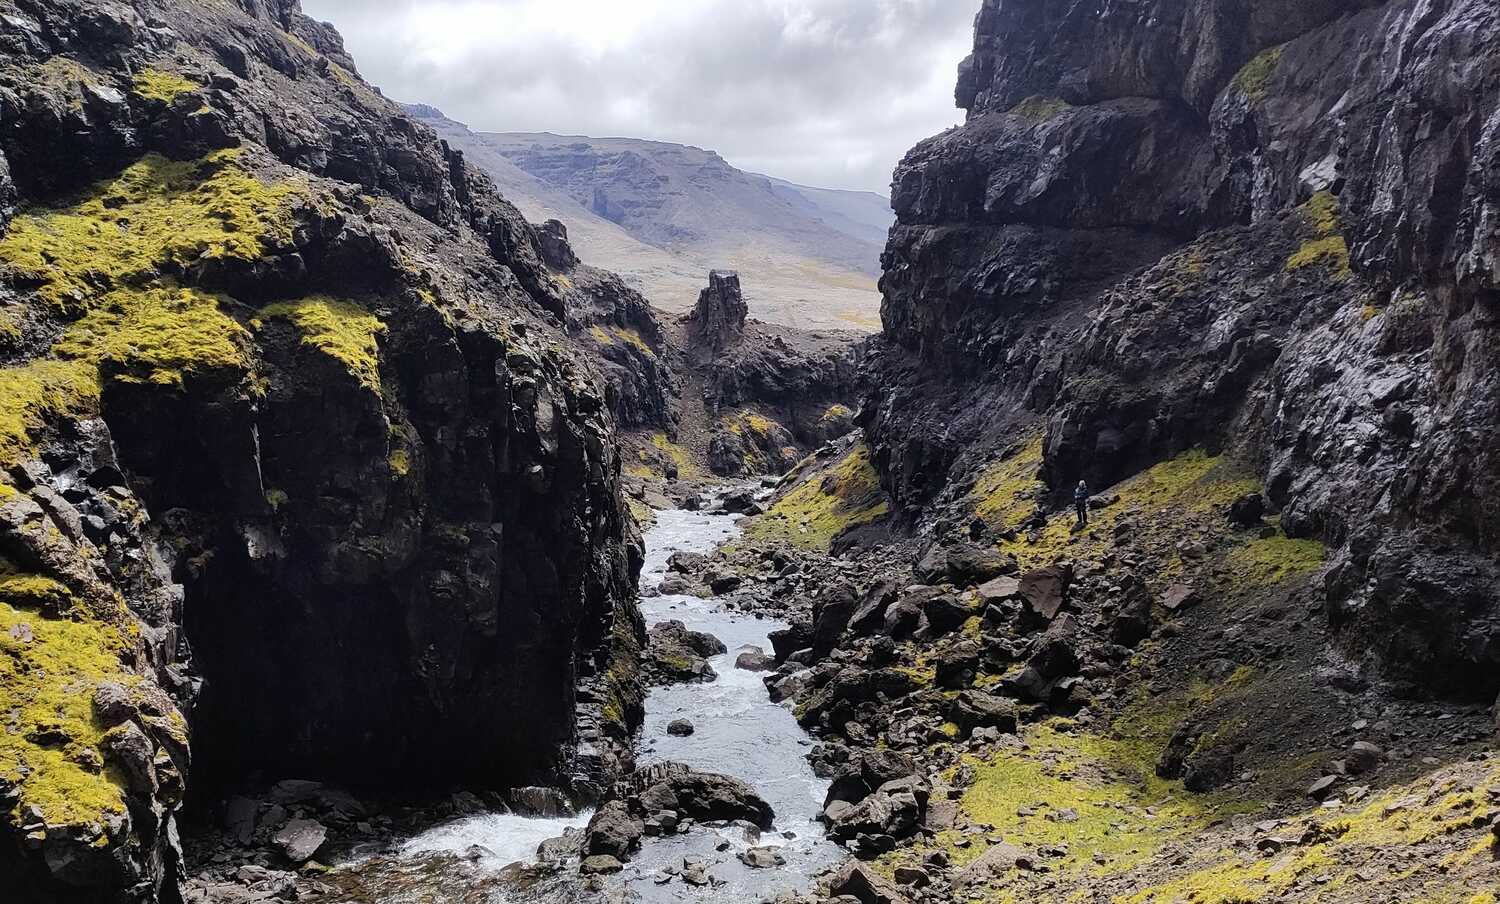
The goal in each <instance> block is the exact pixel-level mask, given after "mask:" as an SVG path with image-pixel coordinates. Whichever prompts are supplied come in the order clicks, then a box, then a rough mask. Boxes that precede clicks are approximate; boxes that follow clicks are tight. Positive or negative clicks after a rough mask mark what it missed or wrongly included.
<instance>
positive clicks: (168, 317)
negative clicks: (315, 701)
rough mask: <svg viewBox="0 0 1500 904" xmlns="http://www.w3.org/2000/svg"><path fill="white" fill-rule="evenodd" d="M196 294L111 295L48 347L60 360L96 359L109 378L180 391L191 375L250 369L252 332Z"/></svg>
mask: <svg viewBox="0 0 1500 904" xmlns="http://www.w3.org/2000/svg"><path fill="white" fill-rule="evenodd" d="M222 302H223V299H221V298H220V297H218V296H214V295H208V294H205V293H203V292H199V291H198V290H196V289H180V288H153V289H146V290H142V291H131V290H121V291H116V292H111V293H109V294H108V295H106V296H105V297H104V298H103V299H102V300H101V301H100V302H98V303H97V305H96V306H95V307H93V308H92V309H91V310H90V311H89V313H88V314H86V315H85V316H84V317H83V318H82V319H80V320H79V321H78V322H77V323H75V324H74V325H73V326H71V327H70V328H69V329H68V331H67V332H66V333H65V334H64V335H63V337H62V338H61V339H60V340H59V341H58V342H57V344H56V345H54V346H53V348H52V352H53V354H55V355H58V356H60V357H63V358H73V359H77V360H79V361H88V362H99V363H102V364H105V365H106V369H107V370H108V371H109V372H110V373H111V375H112V378H113V379H117V380H121V381H127V382H137V383H151V384H154V385H157V386H171V387H177V388H180V387H182V385H183V382H184V379H185V378H186V377H187V376H189V375H194V374H201V373H208V372H212V371H225V370H233V371H247V370H248V369H249V367H250V360H249V357H248V355H247V354H246V351H245V347H246V345H247V344H248V341H249V333H247V332H246V331H245V329H244V327H241V326H240V325H239V324H238V323H236V322H235V321H234V320H233V319H232V318H230V317H229V316H227V315H226V314H224V313H223V312H222V311H221V310H220V307H219V306H220V304H221V303H222Z"/></svg>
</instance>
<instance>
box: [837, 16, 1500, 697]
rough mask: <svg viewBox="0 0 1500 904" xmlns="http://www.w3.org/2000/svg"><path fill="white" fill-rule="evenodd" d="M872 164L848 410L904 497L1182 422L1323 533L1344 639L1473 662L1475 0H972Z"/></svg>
mask: <svg viewBox="0 0 1500 904" xmlns="http://www.w3.org/2000/svg"><path fill="white" fill-rule="evenodd" d="M958 101H959V104H960V105H961V106H963V107H965V108H966V109H968V111H969V118H968V121H967V123H966V124H965V125H964V126H962V127H960V128H958V129H955V130H953V131H950V132H948V133H945V134H943V135H941V136H938V137H936V138H933V139H931V140H929V141H927V142H925V143H923V144H922V145H920V146H918V147H917V148H916V149H915V150H913V151H912V152H911V154H910V155H909V156H908V157H907V159H906V160H905V161H904V162H903V163H902V165H901V166H900V167H899V169H898V170H897V173H896V180H895V197H894V203H895V207H896V210H897V213H898V217H899V223H898V226H897V227H896V229H895V230H894V232H893V234H892V238H891V242H890V244H889V246H888V248H887V250H886V255H885V268H886V275H885V278H884V280H883V283H882V287H883V290H884V294H885V301H884V309H883V317H884V324H885V332H884V336H883V340H882V342H881V343H880V344H879V346H878V348H877V351H876V353H875V363H874V375H875V378H876V380H877V383H876V385H877V386H878V387H881V388H878V389H876V390H875V395H874V397H873V398H872V399H871V402H870V404H869V405H868V406H867V415H868V416H867V421H866V427H867V432H868V433H869V436H870V439H871V441H872V445H873V446H874V449H875V459H876V462H877V464H878V466H879V468H880V469H881V471H882V473H883V475H884V479H885V482H886V485H887V488H888V489H889V490H890V491H891V492H892V494H893V495H894V496H895V498H896V499H897V500H898V501H899V502H900V503H901V504H902V505H903V506H905V507H906V508H907V510H908V511H909V512H913V511H916V510H918V509H920V508H922V507H923V506H927V505H929V504H932V503H934V502H936V503H941V502H943V501H944V500H947V499H951V498H954V497H955V496H960V495H962V494H963V493H966V492H968V491H969V490H970V489H972V488H973V486H974V484H975V481H976V473H977V472H978V470H979V469H980V467H981V466H982V465H983V463H984V462H985V461H986V460H988V459H991V458H993V457H994V456H996V455H1002V456H1003V455H1007V454H1010V453H1012V452H1014V451H1015V447H1016V446H1018V445H1019V444H1020V442H1021V438H1022V437H1024V436H1026V435H1030V434H1032V433H1033V432H1037V433H1040V434H1041V435H1042V437H1043V439H1042V465H1041V473H1042V476H1043V477H1044V478H1046V480H1047V484H1048V486H1049V487H1050V491H1051V492H1052V493H1053V495H1054V497H1056V498H1054V499H1053V500H1052V501H1054V502H1059V501H1061V496H1062V494H1063V492H1065V490H1066V488H1068V487H1071V486H1072V485H1073V484H1074V483H1075V482H1076V481H1077V480H1079V479H1080V478H1085V479H1087V480H1089V481H1090V483H1091V484H1093V485H1095V486H1105V485H1109V484H1112V483H1114V482H1116V481H1118V480H1120V479H1122V478H1124V477H1127V476H1129V475H1131V474H1135V473H1138V472H1140V471H1142V470H1143V469H1145V468H1146V467H1148V466H1150V465H1152V464H1154V463H1156V462H1160V461H1163V460H1165V459H1168V458H1170V457H1172V456H1173V455H1175V454H1177V453H1180V452H1182V451H1184V450H1187V449H1190V448H1193V447H1195V446H1203V447H1207V448H1209V449H1211V450H1213V451H1215V452H1220V451H1222V452H1227V453H1230V454H1232V455H1233V456H1235V457H1236V458H1240V459H1244V460H1245V461H1247V462H1249V463H1250V464H1251V465H1252V466H1253V467H1254V469H1255V470H1256V471H1257V472H1258V473H1259V474H1260V476H1261V477H1262V478H1263V484H1264V489H1265V492H1266V494H1267V496H1268V497H1269V499H1270V501H1271V503H1272V504H1273V506H1274V507H1275V508H1276V509H1277V510H1278V511H1279V512H1280V514H1281V523H1282V525H1283V527H1284V528H1285V530H1286V531H1287V532H1288V533H1289V534H1291V535H1292V536H1294V537H1299V538H1308V539H1316V540H1319V541H1321V542H1323V543H1324V544H1326V545H1327V547H1328V550H1329V557H1330V562H1331V566H1330V568H1329V570H1328V578H1327V591H1328V594H1327V607H1328V617H1329V619H1330V621H1331V623H1332V625H1333V627H1334V628H1335V630H1336V632H1337V636H1339V637H1340V638H1341V642H1342V643H1343V644H1344V646H1345V647H1346V648H1347V650H1348V651H1349V652H1351V653H1353V654H1354V655H1355V656H1356V657H1359V658H1361V659H1363V660H1364V661H1366V662H1368V663H1369V664H1370V665H1372V666H1375V667H1376V668H1378V669H1379V670H1381V671H1383V673H1384V674H1385V675H1387V676H1388V677H1391V678H1393V679H1396V680H1398V681H1404V682H1409V683H1408V684H1407V687H1408V688H1409V689H1410V690H1412V691H1413V692H1437V693H1440V694H1446V695H1455V696H1461V697H1465V698H1472V699H1480V698H1490V699H1492V698H1493V697H1494V695H1495V693H1496V692H1497V691H1500V671H1497V670H1496V668H1495V666H1496V665H1497V664H1500V605H1497V603H1496V601H1497V599H1500V570H1497V568H1496V566H1495V554H1496V549H1497V545H1500V514H1497V513H1500V505H1497V503H1496V500H1497V495H1500V457H1497V455H1496V451H1495V450H1496V448H1497V439H1500V418H1497V414H1496V412H1497V411H1500V408H1497V407H1496V406H1497V402H1500V359H1497V352H1496V349H1497V347H1500V345H1497V343H1496V338H1497V336H1496V329H1497V327H1500V230H1497V222H1500V11H1497V10H1496V8H1495V6H1494V5H1493V4H1492V3H1488V2H1479V0H1449V2H1436V3H1427V2H1422V3H1417V2H1388V3H1370V2H1365V3H1342V2H1332V0H1329V2H1318V0H1314V2H1274V3H1265V2H1259V3H1251V2H1247V0H1197V2H1192V0H1140V2H1125V3H1110V4H1105V5H1104V6H1102V7H1100V6H1099V5H1098V4H1060V3H1049V2H1042V0H1005V2H998V0H987V2H986V3H985V4H984V7H983V9H982V10H981V12H980V14H979V16H978V19H977V22H976V40H975V51H974V54H973V56H972V57H971V58H970V59H969V60H967V61H966V62H965V64H964V65H963V67H962V70H961V73H960V84H959V89H958Z"/></svg>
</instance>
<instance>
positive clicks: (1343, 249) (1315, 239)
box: [1286, 191, 1352, 279]
mask: <svg viewBox="0 0 1500 904" xmlns="http://www.w3.org/2000/svg"><path fill="white" fill-rule="evenodd" d="M1298 211H1299V212H1300V213H1301V214H1302V216H1303V218H1304V219H1305V220H1306V221H1307V224H1308V226H1309V227H1310V228H1311V230H1312V232H1313V236H1312V238H1309V239H1307V240H1306V241H1304V242H1303V243H1302V246H1301V247H1300V248H1298V249H1297V250H1296V252H1294V253H1293V254H1292V256H1291V257H1289V258H1287V261H1286V269H1287V271H1288V272H1292V271H1296V270H1301V269H1304V268H1306V267H1313V266H1318V265H1326V266H1327V267H1328V268H1329V269H1330V270H1331V271H1332V272H1333V274H1334V276H1335V277H1337V278H1340V279H1345V278H1348V276H1349V275H1350V274H1351V272H1352V271H1351V270H1350V259H1349V244H1348V242H1347V241H1346V240H1345V239H1344V234H1343V224H1342V222H1341V221H1340V219H1339V201H1338V198H1336V197H1334V195H1333V194H1332V193H1330V192H1326V191H1320V192H1318V193H1317V194H1315V195H1313V196H1312V198H1311V199H1309V200H1308V202H1307V203H1306V204H1304V205H1302V206H1301V207H1300V208H1298Z"/></svg>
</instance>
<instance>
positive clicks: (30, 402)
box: [0, 359, 99, 466]
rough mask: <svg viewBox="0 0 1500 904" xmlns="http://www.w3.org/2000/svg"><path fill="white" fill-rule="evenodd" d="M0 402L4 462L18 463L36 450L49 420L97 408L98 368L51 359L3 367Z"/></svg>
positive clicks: (0, 461) (0, 456)
mask: <svg viewBox="0 0 1500 904" xmlns="http://www.w3.org/2000/svg"><path fill="white" fill-rule="evenodd" d="M0 401H3V402H4V404H3V405H0V465H5V466H8V465H14V464H16V463H17V462H18V461H20V460H21V458H23V457H25V456H27V455H30V454H32V453H33V452H35V451H36V440H35V434H36V432H37V431H39V430H41V429H42V427H43V426H44V425H45V424H46V423H47V422H48V421H50V420H51V419H53V418H59V417H82V416H85V415H87V414H89V413H91V412H93V411H95V410H96V409H97V406H98V402H99V378H98V370H97V368H96V367H94V366H93V365H92V364H89V363H88V362H80V361H57V360H51V359H45V360H40V361H33V362H31V363H30V364H23V365H19V366H16V367H6V368H0Z"/></svg>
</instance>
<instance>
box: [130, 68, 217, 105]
mask: <svg viewBox="0 0 1500 904" xmlns="http://www.w3.org/2000/svg"><path fill="white" fill-rule="evenodd" d="M134 86H135V93H136V94H137V95H138V96H140V97H143V98H145V99H147V100H156V101H161V102H162V103H164V104H170V103H171V102H172V101H174V100H176V99H177V97H178V95H182V94H187V93H188V92H190V91H197V90H198V89H199V88H200V87H202V86H201V85H199V84H198V83H197V82H195V81H193V80H191V79H188V78H185V77H183V76H181V75H178V74H177V73H175V72H166V71H163V70H161V69H142V70H141V71H140V72H138V73H136V76H135V82H134Z"/></svg>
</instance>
